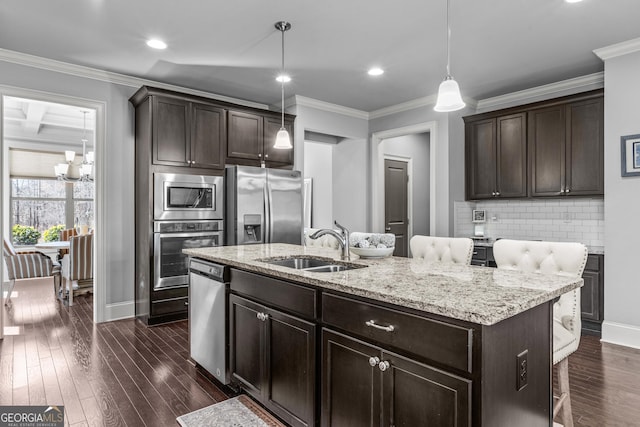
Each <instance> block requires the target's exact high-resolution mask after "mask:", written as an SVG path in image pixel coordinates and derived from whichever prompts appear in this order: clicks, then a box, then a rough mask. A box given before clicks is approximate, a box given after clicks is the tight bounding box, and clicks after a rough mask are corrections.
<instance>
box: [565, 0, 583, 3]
mask: <svg viewBox="0 0 640 427" xmlns="http://www.w3.org/2000/svg"><path fill="white" fill-rule="evenodd" d="M564 1H566V2H567V3H580V2H581V1H582V0H564Z"/></svg>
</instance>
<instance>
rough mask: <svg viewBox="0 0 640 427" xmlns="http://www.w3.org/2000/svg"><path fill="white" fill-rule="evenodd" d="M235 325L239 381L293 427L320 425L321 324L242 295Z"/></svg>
mask: <svg viewBox="0 0 640 427" xmlns="http://www.w3.org/2000/svg"><path fill="white" fill-rule="evenodd" d="M229 322H230V323H229V324H230V334H229V335H230V337H229V339H230V343H231V349H232V350H231V361H230V362H231V372H232V376H233V379H234V381H236V382H237V383H239V384H240V386H241V387H242V388H243V389H244V390H245V391H246V392H247V393H249V394H250V395H251V396H253V397H254V398H255V399H257V400H258V401H260V402H261V403H262V404H263V405H265V406H266V407H267V408H268V409H269V410H271V411H272V412H273V413H274V414H276V415H277V416H279V417H280V418H282V419H283V420H284V421H286V422H287V423H288V424H289V425H291V426H313V425H315V418H316V417H315V373H316V358H315V351H316V346H315V342H316V326H315V324H313V323H310V322H307V321H305V320H302V319H300V318H297V317H294V316H291V315H288V314H285V313H283V312H281V311H278V310H275V309H272V308H270V307H267V306H265V305H262V304H259V303H256V302H254V301H250V300H248V299H245V298H242V297H239V296H237V295H230V297H229Z"/></svg>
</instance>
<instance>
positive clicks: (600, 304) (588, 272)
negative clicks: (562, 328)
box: [580, 254, 604, 336]
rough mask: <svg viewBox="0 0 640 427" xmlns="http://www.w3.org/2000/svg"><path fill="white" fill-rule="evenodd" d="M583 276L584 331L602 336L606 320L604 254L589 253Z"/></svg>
mask: <svg viewBox="0 0 640 427" xmlns="http://www.w3.org/2000/svg"><path fill="white" fill-rule="evenodd" d="M582 278H583V279H584V285H583V286H582V288H581V289H580V309H581V312H582V316H581V318H582V332H583V333H588V334H591V335H598V336H600V334H601V333H602V321H603V320H604V255H599V254H589V256H588V258H587V265H586V267H585V269H584V273H582Z"/></svg>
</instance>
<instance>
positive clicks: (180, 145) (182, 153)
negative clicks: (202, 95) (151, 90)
mask: <svg viewBox="0 0 640 427" xmlns="http://www.w3.org/2000/svg"><path fill="white" fill-rule="evenodd" d="M152 105H153V107H152V112H151V120H152V122H153V143H152V150H153V159H152V161H153V163H154V164H156V165H166V166H181V167H197V168H203V169H224V151H223V150H224V141H225V139H226V130H225V110H224V109H222V108H218V107H215V106H212V105H206V104H199V103H195V102H189V101H185V100H181V99H176V98H172V97H164V96H159V95H155V96H153V101H152Z"/></svg>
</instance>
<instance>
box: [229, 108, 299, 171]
mask: <svg viewBox="0 0 640 427" xmlns="http://www.w3.org/2000/svg"><path fill="white" fill-rule="evenodd" d="M228 123H229V137H228V139H227V163H234V162H237V161H240V162H241V163H242V164H248V165H255V166H259V165H260V164H261V163H262V162H264V163H265V164H266V165H267V166H276V167H277V166H285V165H292V164H293V149H284V150H283V149H277V148H273V144H274V142H275V140H276V134H277V133H278V131H279V130H280V127H281V123H282V120H281V116H280V115H277V116H276V115H259V114H252V113H248V112H242V111H230V112H229V118H228ZM285 128H286V129H287V131H288V132H289V135H290V136H291V137H293V120H292V119H291V118H290V117H286V118H285Z"/></svg>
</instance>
